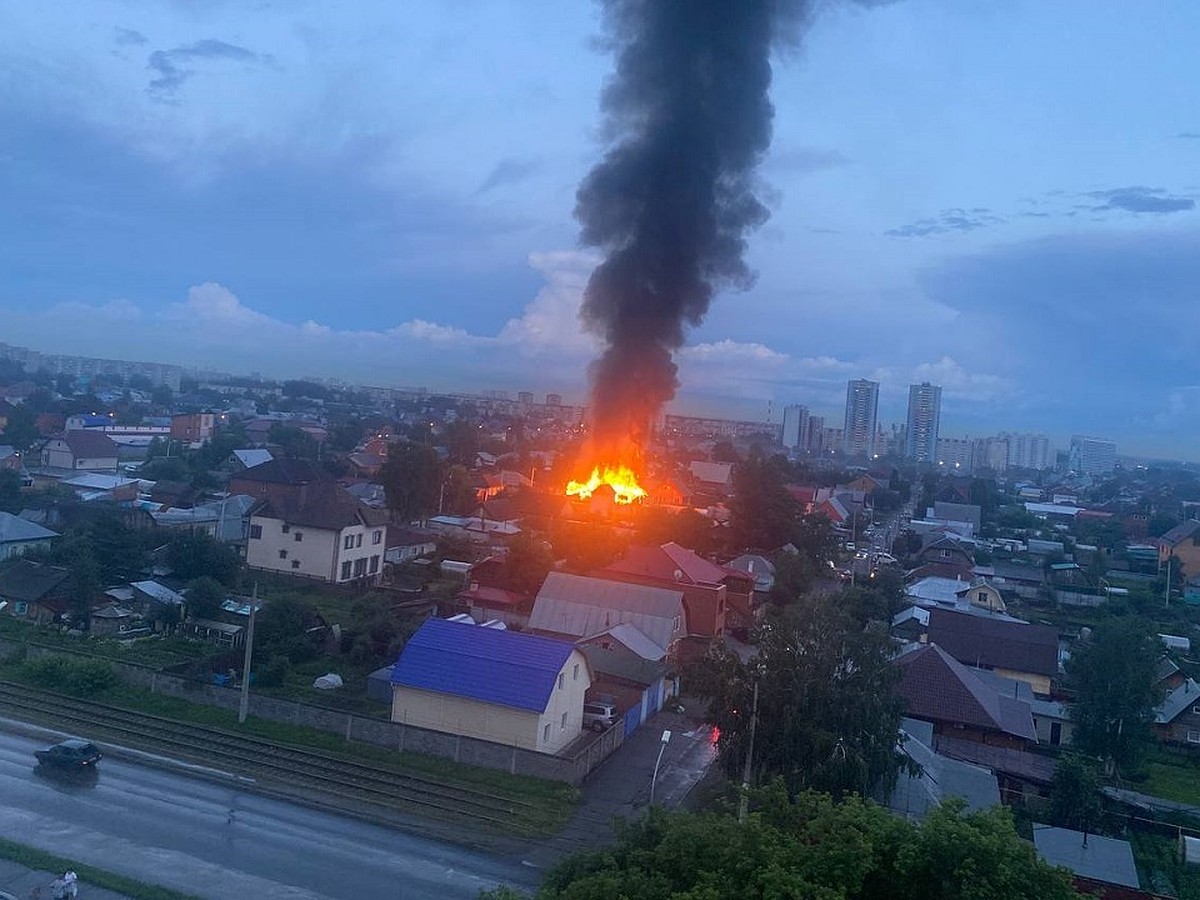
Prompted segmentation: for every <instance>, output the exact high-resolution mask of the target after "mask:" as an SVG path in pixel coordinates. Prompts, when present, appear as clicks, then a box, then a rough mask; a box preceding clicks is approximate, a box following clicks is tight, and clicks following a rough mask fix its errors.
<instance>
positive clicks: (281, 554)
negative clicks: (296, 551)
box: [279, 550, 287, 559]
mask: <svg viewBox="0 0 1200 900" xmlns="http://www.w3.org/2000/svg"><path fill="white" fill-rule="evenodd" d="M279 558H280V559H287V551H286V550H280V551H279Z"/></svg>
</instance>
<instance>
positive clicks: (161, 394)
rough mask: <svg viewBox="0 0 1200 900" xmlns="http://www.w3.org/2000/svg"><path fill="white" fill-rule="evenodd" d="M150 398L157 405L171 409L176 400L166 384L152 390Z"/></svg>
mask: <svg viewBox="0 0 1200 900" xmlns="http://www.w3.org/2000/svg"><path fill="white" fill-rule="evenodd" d="M150 400H151V402H152V403H153V404H154V405H155V406H158V407H162V408H164V409H168V410H169V409H170V408H171V404H172V403H173V402H174V401H175V395H174V394H173V393H171V389H170V388H169V387H167V386H166V385H165V384H160V385H159V386H158V387H156V388H154V389H153V390H152V391H151V392H150Z"/></svg>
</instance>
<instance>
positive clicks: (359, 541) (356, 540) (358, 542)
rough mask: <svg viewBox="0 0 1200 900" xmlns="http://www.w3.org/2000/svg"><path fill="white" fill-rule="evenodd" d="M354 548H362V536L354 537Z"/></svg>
mask: <svg viewBox="0 0 1200 900" xmlns="http://www.w3.org/2000/svg"><path fill="white" fill-rule="evenodd" d="M354 546H355V547H361V546H362V535H361V534H356V535H355V536H354Z"/></svg>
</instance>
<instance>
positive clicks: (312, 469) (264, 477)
mask: <svg viewBox="0 0 1200 900" xmlns="http://www.w3.org/2000/svg"><path fill="white" fill-rule="evenodd" d="M235 455H236V453H235ZM332 483H333V478H332V476H330V475H329V473H328V472H326V471H325V470H324V469H322V468H321V467H320V466H318V465H317V464H316V463H314V462H310V461H309V460H307V459H288V458H283V459H271V460H268V461H267V462H262V463H259V464H258V465H256V466H251V467H250V468H248V469H244V470H243V471H241V472H237V473H235V474H233V475H231V476H230V478H229V492H230V493H231V494H248V495H249V496H251V497H254V498H255V499H256V500H268V499H269V500H276V501H279V502H288V503H297V502H303V501H304V498H305V496H306V495H307V494H308V493H309V490H310V489H312V490H314V491H318V490H322V489H323V488H324V487H325V486H327V485H329V484H332Z"/></svg>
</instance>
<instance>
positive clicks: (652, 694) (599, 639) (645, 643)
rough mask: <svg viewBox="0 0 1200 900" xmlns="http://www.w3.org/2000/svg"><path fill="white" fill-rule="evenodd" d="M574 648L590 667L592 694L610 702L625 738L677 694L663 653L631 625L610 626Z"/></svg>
mask: <svg viewBox="0 0 1200 900" xmlns="http://www.w3.org/2000/svg"><path fill="white" fill-rule="evenodd" d="M576 646H578V647H579V650H580V652H582V653H583V655H584V656H585V657H586V658H587V661H588V662H589V663H590V664H591V667H592V672H593V674H594V679H595V680H594V681H593V682H592V693H593V694H594V695H596V696H599V695H601V694H603V695H605V696H607V697H611V698H612V699H613V702H614V704H615V705H616V708H617V711H618V712H620V714H621V715H622V716H623V717H624V720H625V734H626V735H630V734H632V733H633V732H634V730H636V729H637V727H638V726H639V725H641V723H642V722H645V721H646V720H647V719H649V718H650V716H652V715H653V714H654V713H656V712H657V711H658V710H660V709H661V708H662V705H663V703H665V702H666V700H667V698H668V697H671V696H673V695H674V694H675V693H676V692H677V690H678V686H677V684H676V681H675V678H674V673H673V670H672V667H671V665H670V663H669V662H668V660H667V654H666V651H665V650H664V649H663V648H662V647H660V646H659V645H658V644H656V643H654V641H652V640H650V639H649V638H648V637H646V635H644V634H642V632H641V631H639V630H638V629H637V628H635V627H633V626H632V625H626V624H620V625H614V626H613V627H612V628H609V629H607V630H605V631H603V632H601V633H600V634H597V635H593V636H592V637H589V638H584V639H583V640H581V641H579V642H578V643H577V645H576Z"/></svg>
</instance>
